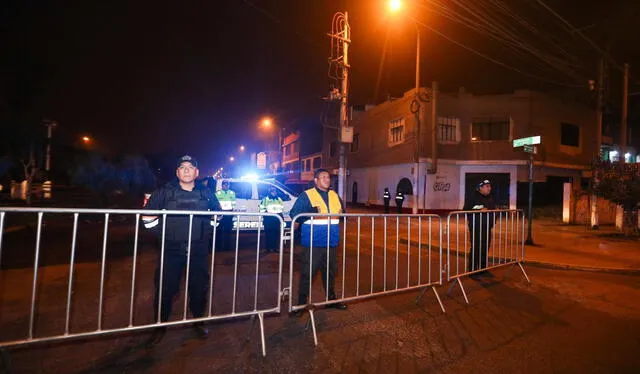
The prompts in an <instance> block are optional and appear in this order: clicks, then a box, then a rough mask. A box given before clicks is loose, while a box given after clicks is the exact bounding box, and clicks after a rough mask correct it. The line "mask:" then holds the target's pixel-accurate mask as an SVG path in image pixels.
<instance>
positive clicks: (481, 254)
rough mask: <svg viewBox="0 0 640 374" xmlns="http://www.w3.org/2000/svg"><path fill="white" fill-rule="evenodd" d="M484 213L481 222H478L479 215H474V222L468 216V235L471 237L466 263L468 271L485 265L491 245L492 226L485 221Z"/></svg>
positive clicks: (482, 267)
mask: <svg viewBox="0 0 640 374" xmlns="http://www.w3.org/2000/svg"><path fill="white" fill-rule="evenodd" d="M485 219H486V215H484V214H483V215H482V220H483V222H482V223H480V222H479V220H480V216H479V215H476V222H475V224H474V223H473V222H472V220H473V218H471V217H469V220H470V221H469V236H470V237H471V245H472V247H471V254H470V255H469V262H468V264H467V270H468V271H474V270H480V269H484V268H486V267H487V252H488V251H489V248H490V247H491V231H492V229H493V228H492V227H491V226H489V225H487V223H486V222H485Z"/></svg>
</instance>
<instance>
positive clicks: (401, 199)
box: [396, 190, 404, 214]
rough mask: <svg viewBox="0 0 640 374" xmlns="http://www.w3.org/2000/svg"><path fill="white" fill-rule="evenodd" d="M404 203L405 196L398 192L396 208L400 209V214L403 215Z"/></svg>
mask: <svg viewBox="0 0 640 374" xmlns="http://www.w3.org/2000/svg"><path fill="white" fill-rule="evenodd" d="M402 203H404V194H403V193H402V191H400V190H398V191H397V192H396V207H398V214H402Z"/></svg>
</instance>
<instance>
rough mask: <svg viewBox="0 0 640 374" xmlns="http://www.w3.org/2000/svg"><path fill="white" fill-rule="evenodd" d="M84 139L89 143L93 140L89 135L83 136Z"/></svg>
mask: <svg viewBox="0 0 640 374" xmlns="http://www.w3.org/2000/svg"><path fill="white" fill-rule="evenodd" d="M82 141H83V142H84V143H85V144H88V143H90V142H91V138H90V137H88V136H83V137H82Z"/></svg>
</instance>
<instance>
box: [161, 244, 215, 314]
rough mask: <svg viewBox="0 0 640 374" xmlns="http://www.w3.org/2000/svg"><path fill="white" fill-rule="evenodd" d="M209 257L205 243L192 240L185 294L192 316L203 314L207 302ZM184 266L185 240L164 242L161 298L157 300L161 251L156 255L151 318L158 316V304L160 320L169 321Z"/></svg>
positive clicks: (185, 262)
mask: <svg viewBox="0 0 640 374" xmlns="http://www.w3.org/2000/svg"><path fill="white" fill-rule="evenodd" d="M208 259H209V250H208V243H206V242H199V241H194V242H192V244H191V262H190V263H189V284H188V288H187V294H188V298H189V309H190V310H191V314H192V315H193V316H194V317H195V318H198V317H202V316H204V309H205V307H206V303H207V290H208V288H209V267H208ZM186 266H187V243H186V242H185V243H181V244H165V254H164V268H163V272H162V273H163V274H162V284H163V287H162V300H160V301H159V297H160V295H159V294H160V287H159V285H160V254H158V267H157V269H156V276H155V285H156V294H155V301H154V303H153V306H154V308H153V309H154V315H153V319H154V321H155V320H157V318H158V306H160V321H162V322H165V321H168V320H169V316H170V315H171V309H172V305H173V299H174V297H176V296H177V295H178V292H179V290H180V281H181V279H182V274H183V272H184V271H185V269H186Z"/></svg>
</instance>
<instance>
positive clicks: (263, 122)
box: [260, 117, 273, 129]
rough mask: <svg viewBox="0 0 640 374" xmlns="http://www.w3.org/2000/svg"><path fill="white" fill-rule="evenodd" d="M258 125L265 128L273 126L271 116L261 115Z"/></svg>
mask: <svg viewBox="0 0 640 374" xmlns="http://www.w3.org/2000/svg"><path fill="white" fill-rule="evenodd" d="M260 125H262V127H264V128H265V129H269V128H271V127H272V126H273V120H272V119H271V117H263V118H262V120H260Z"/></svg>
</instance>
